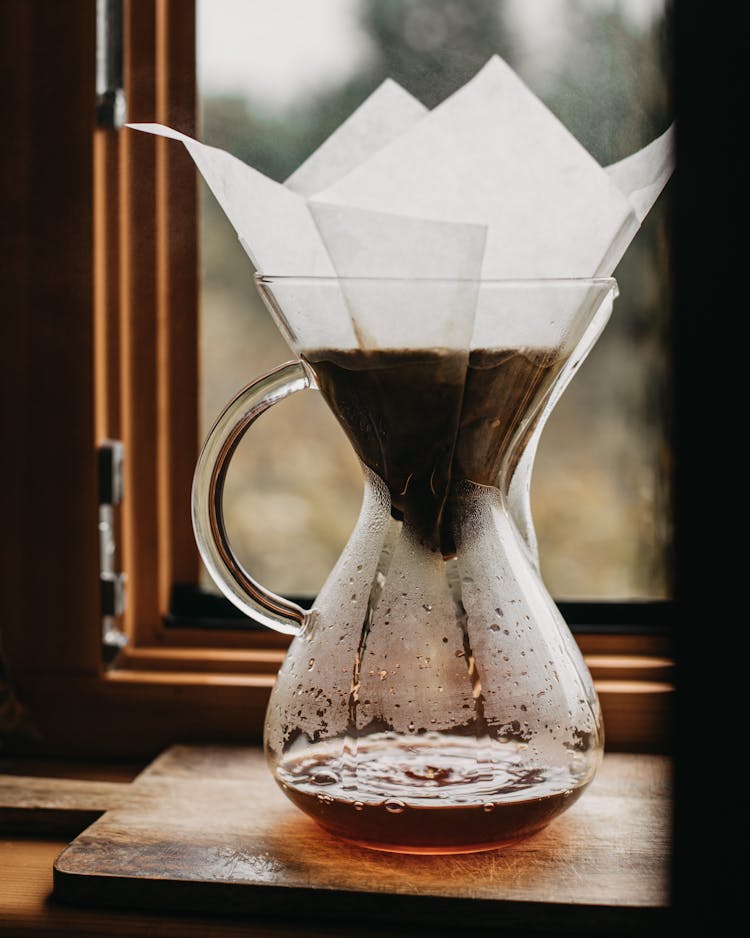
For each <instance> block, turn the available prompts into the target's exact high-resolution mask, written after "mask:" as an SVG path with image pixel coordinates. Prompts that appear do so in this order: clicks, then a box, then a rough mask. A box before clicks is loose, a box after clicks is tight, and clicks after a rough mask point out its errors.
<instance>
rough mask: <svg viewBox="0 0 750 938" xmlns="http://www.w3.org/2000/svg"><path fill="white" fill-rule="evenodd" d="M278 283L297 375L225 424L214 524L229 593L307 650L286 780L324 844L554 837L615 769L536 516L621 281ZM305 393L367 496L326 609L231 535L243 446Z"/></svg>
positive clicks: (220, 572)
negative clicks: (564, 420) (278, 583)
mask: <svg viewBox="0 0 750 938" xmlns="http://www.w3.org/2000/svg"><path fill="white" fill-rule="evenodd" d="M257 282H258V288H259V290H260V292H261V294H262V296H263V298H264V300H265V302H266V304H267V305H268V307H269V309H270V311H271V313H272V315H273V316H274V318H275V320H276V322H277V324H278V325H279V327H280V328H281V329H282V331H283V333H284V335H285V336H286V338H287V341H288V342H289V344H290V346H291V347H292V348H293V350H294V352H295V353H296V354H297V355H298V360H296V361H294V362H291V363H288V364H286V365H282V366H281V367H280V368H278V369H276V370H275V371H273V372H272V373H270V374H268V375H266V376H264V377H262V378H260V379H259V380H257V381H255V382H254V383H253V384H251V385H249V386H248V387H247V388H245V389H244V390H243V391H241V392H240V393H239V394H238V395H237V397H236V398H235V399H234V400H233V401H231V402H230V403H229V404H228V405H227V407H226V409H225V410H224V412H223V413H222V415H221V416H220V417H219V419H218V420H217V422H216V424H215V425H214V427H213V429H212V430H211V432H210V434H209V436H208V439H207V441H206V443H205V446H204V449H203V451H202V453H201V456H200V458H199V461H198V465H197V469H196V474H195V483H194V489H193V521H194V527H195V534H196V539H197V542H198V545H199V548H200V551H201V554H202V556H203V559H204V561H205V563H206V566H207V567H208V570H209V572H210V574H211V576H212V577H213V579H214V580H215V581H216V583H217V584H218V586H219V587H220V588H221V589H222V591H223V592H224V594H225V595H226V596H228V597H229V599H231V600H232V602H234V603H235V604H236V605H237V606H238V607H239V608H240V609H243V610H244V611H245V612H247V613H248V614H249V615H252V616H253V617H254V618H256V619H258V620H260V621H261V622H263V623H264V624H266V625H268V626H270V627H271V628H274V629H278V630H280V631H283V632H287V633H290V634H292V635H294V640H293V641H292V644H291V646H290V648H289V652H288V654H287V656H286V659H285V661H284V664H283V665H282V667H281V669H280V671H279V676H278V680H277V681H276V684H275V687H274V689H273V691H272V694H271V699H270V701H269V705H268V710H267V715H266V725H265V749H266V754H267V758H268V761H269V764H270V767H271V770H272V772H273V774H274V777H275V778H276V780H277V782H278V783H279V785H280V786H281V788H282V790H283V791H284V792H285V793H286V795H287V796H288V797H289V798H290V799H291V800H292V801H293V802H294V803H295V804H296V805H297V806H298V807H300V808H301V809H302V810H303V811H305V812H306V813H307V814H309V815H310V816H311V817H313V818H314V819H315V820H316V821H317V822H318V823H319V824H321V825H322V826H323V827H324V828H326V829H328V830H329V831H331V832H333V833H334V834H336V835H338V836H341V837H344V838H347V839H348V840H351V841H355V842H357V843H359V844H362V845H365V846H368V847H373V848H377V849H381V850H394V851H402V852H412V853H451V852H456V853H458V852H466V851H474V850H485V849H491V848H494V847H497V846H500V845H503V844H507V843H510V842H512V841H514V840H516V839H518V838H521V837H525V836H527V835H529V834H532V833H533V832H535V831H537V830H539V829H540V828H542V827H543V826H545V825H546V824H547V823H548V822H550V821H551V820H552V819H553V818H554V817H556V816H557V815H558V814H560V813H561V812H562V811H564V810H565V809H566V808H567V807H569V806H570V805H571V804H573V802H574V801H575V800H576V799H577V798H578V796H579V795H580V794H581V793H582V792H583V790H584V789H585V788H586V786H587V785H588V784H589V782H590V781H591V779H592V778H593V776H594V774H595V772H596V769H597V767H598V765H599V762H600V759H601V755H602V747H603V730H602V721H601V712H600V708H599V703H598V700H597V696H596V693H595V690H594V687H593V683H592V680H591V677H590V675H589V673H588V670H587V668H586V665H585V664H584V661H583V658H582V656H581V654H580V652H579V651H578V648H577V646H576V644H575V642H574V641H573V639H572V637H571V635H570V632H569V631H568V628H567V626H566V624H565V622H564V621H563V619H562V617H561V616H560V613H559V611H558V609H557V607H556V605H555V603H554V602H553V600H552V598H551V597H550V595H549V593H548V592H547V590H546V589H545V586H544V583H543V582H542V579H541V577H540V574H539V568H538V561H537V554H536V540H535V536H534V529H533V524H532V522H531V514H530V511H529V501H528V499H529V483H530V476H531V469H532V464H533V456H534V452H535V449H536V443H537V441H538V438H539V435H540V433H541V430H542V427H543V424H544V422H545V421H546V419H547V417H548V415H549V413H550V411H551V410H552V408H553V406H554V404H555V401H556V400H557V398H558V397H559V395H560V393H561V391H562V389H563V388H564V387H565V385H566V384H567V383H568V381H569V380H570V379H571V377H572V375H573V374H574V372H575V369H576V368H577V366H578V365H579V364H580V361H581V360H582V358H583V357H584V356H585V354H586V353H587V352H588V350H589V349H590V347H591V346H592V345H593V343H594V341H595V340H596V338H597V336H598V334H599V332H600V331H601V329H602V328H603V326H604V324H605V323H606V321H607V319H608V317H609V314H610V312H611V308H612V303H613V300H614V298H615V296H616V293H617V287H616V284H615V281H614V280H611V279H594V280H540V281H483V280H416V279H412V280H405V279H382V278H381V279H366V278H362V279H346V278H312V277H307V278H302V277H272V276H259V277H258V278H257ZM305 389H312V390H316V391H318V392H320V393H321V394H322V395H323V397H324V399H325V401H326V403H327V404H328V406H329V407H330V408H331V410H332V411H333V413H334V414H335V416H336V418H337V419H338V421H339V423H340V424H341V426H342V427H343V429H344V431H345V432H346V434H347V436H348V438H349V440H350V441H351V443H352V446H353V447H354V449H355V451H356V453H357V455H358V457H359V459H360V460H361V463H362V467H363V471H364V477H365V483H364V485H365V487H364V500H363V504H362V509H361V513H360V516H359V519H358V521H357V523H356V525H355V527H354V530H353V532H352V534H351V537H350V538H349V541H348V543H347V545H346V548H345V549H344V551H343V553H342V555H341V557H340V558H339V560H338V562H337V564H336V566H335V567H334V569H333V571H332V572H331V574H330V576H329V577H328V579H327V581H326V583H325V584H324V586H323V587H322V589H321V591H320V594H319V595H318V597H317V598H316V600H315V603H314V605H313V606H312V608H311V609H310V610H303V609H302V608H300V607H299V606H297V605H295V604H294V603H291V602H289V601H288V600H286V599H284V598H282V597H280V596H277V595H275V594H273V593H271V592H270V591H268V590H267V589H265V588H264V587H263V586H261V585H260V584H259V583H258V582H257V581H256V580H254V579H253V577H252V576H251V574H250V573H249V572H248V571H246V570H245V569H243V567H242V565H241V564H240V563H239V562H238V560H237V559H236V557H235V556H234V554H233V552H232V548H231V545H230V544H229V542H228V539H227V535H226V531H225V526H224V520H223V516H222V492H223V484H224V478H225V475H226V471H227V467H228V464H229V461H230V459H231V457H232V454H233V452H234V450H235V447H236V446H237V443H238V442H239V440H240V439H241V437H242V436H243V434H244V433H245V431H246V430H247V429H248V428H249V427H250V425H251V424H252V423H253V422H254V420H255V419H256V418H257V417H258V416H259V415H260V414H262V413H263V412H264V411H265V410H267V409H268V408H269V407H270V406H272V405H273V404H275V403H276V402H278V401H280V400H282V399H284V398H285V397H288V396H289V395H290V394H293V393H296V392H298V391H302V390H305ZM300 471H304V467H303V466H302V467H300Z"/></svg>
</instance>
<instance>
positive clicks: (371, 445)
mask: <svg viewBox="0 0 750 938" xmlns="http://www.w3.org/2000/svg"><path fill="white" fill-rule="evenodd" d="M305 358H306V359H307V360H308V361H309V363H310V364H311V366H312V367H313V370H314V371H315V374H316V376H317V379H318V384H319V387H320V390H321V392H322V393H323V395H324V397H325V398H326V400H327V401H328V404H329V406H330V407H331V409H332V410H333V412H334V414H335V415H336V417H337V418H338V420H339V422H340V423H341V425H342V427H343V428H344V430H345V431H346V433H347V434H348V436H349V438H350V439H351V441H352V443H353V445H354V448H355V450H356V451H357V454H358V455H359V457H360V459H361V460H362V461H363V462H364V463H365V465H367V466H368V467H369V468H370V469H372V470H373V472H375V473H377V474H378V475H379V476H380V477H381V478H382V479H383V481H384V482H385V483H386V484H387V486H388V489H389V491H390V495H391V501H392V510H393V514H394V517H396V518H398V519H402V518H403V519H405V520H407V521H408V522H409V523H410V524H411V525H412V527H413V528H414V530H415V531H416V532H417V534H418V535H419V536H420V537H421V538H422V540H423V542H424V543H425V544H427V545H428V546H430V547H432V548H440V549H441V550H442V552H443V554H445V555H446V556H449V555H451V554H452V553H454V551H455V548H454V546H453V539H452V535H451V533H450V523H449V520H448V518H447V514H446V506H447V502H448V499H449V497H450V494H451V491H452V489H453V488H454V486H456V485H457V484H458V483H460V482H461V481H462V480H465V479H468V480H469V481H471V482H478V483H480V484H483V485H494V484H497V480H498V473H499V471H500V468H501V465H502V463H503V460H504V459H505V457H506V456H508V457H509V471H510V472H512V469H513V468H514V466H515V463H516V462H517V460H518V458H519V456H520V453H521V452H522V446H520V445H518V440H517V435H518V434H517V431H518V429H519V427H520V426H521V424H522V423H523V422H524V420H527V419H529V418H533V415H534V414H535V412H536V411H537V410H538V404H539V402H540V401H541V400H542V398H543V396H544V394H545V392H546V391H547V390H548V389H549V387H550V385H551V383H552V381H553V379H554V378H555V376H556V375H557V373H558V372H559V370H560V368H561V367H562V357H561V356H560V354H559V353H558V352H556V351H553V350H550V349H494V350H487V349H482V350H477V351H473V352H471V353H470V354H469V353H467V352H462V351H450V350H441V349H427V350H405V351H402V350H388V349H384V350H378V351H363V350H360V349H352V350H345V351H340V350H331V349H324V350H318V351H314V352H309V353H306V355H305ZM527 431H528V428H527ZM509 477H510V476H508V478H509Z"/></svg>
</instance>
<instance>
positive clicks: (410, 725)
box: [406, 722, 417, 733]
mask: <svg viewBox="0 0 750 938" xmlns="http://www.w3.org/2000/svg"><path fill="white" fill-rule="evenodd" d="M406 728H407V730H409V732H410V733H413V732H414V730H415V729H416V728H417V727H416V726H415V724H414V723H413V722H412V723H410V724H409V725H408V726H407V727H406Z"/></svg>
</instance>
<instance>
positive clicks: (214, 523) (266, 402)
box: [192, 362, 314, 635]
mask: <svg viewBox="0 0 750 938" xmlns="http://www.w3.org/2000/svg"><path fill="white" fill-rule="evenodd" d="M310 387H314V384H313V383H312V381H311V380H310V377H309V376H308V373H307V372H306V371H305V368H304V366H303V365H302V364H301V362H287V363H286V364H284V365H280V366H279V367H278V368H276V369H275V370H274V371H271V372H269V373H268V374H267V375H264V376H263V377H262V378H258V380H257V381H254V382H253V383H252V384H249V385H248V386H247V387H246V388H243V389H242V391H240V392H239V394H238V395H237V396H236V397H235V398H234V399H233V400H231V401H230V402H229V403H228V404H227V406H226V407H225V408H224V410H223V411H222V413H221V415H220V416H219V418H218V419H217V421H216V423H215V424H214V425H213V427H212V428H211V431H210V432H209V434H208V437H207V439H206V442H205V443H204V444H203V449H202V450H201V454H200V456H199V457H198V462H197V464H196V467H195V475H194V477H193V496H192V510H193V530H194V532H195V540H196V542H197V544H198V549H199V550H200V553H201V557H202V558H203V562H204V563H205V565H206V567H207V568H208V571H209V573H210V574H211V577H212V578H213V580H214V582H215V583H216V585H217V586H218V587H219V588H220V589H221V591H222V593H224V595H225V596H226V597H227V599H229V600H231V602H233V603H234V605H235V606H237V608H238V609H241V610H242V611H243V612H244V613H246V614H247V615H249V616H251V617H253V618H255V619H258V620H259V621H260V622H262V623H263V625H267V626H268V627H269V628H272V629H276V631H278V632H286V633H287V634H289V635H296V634H297V633H298V632H299V631H300V630H301V628H302V626H303V625H304V624H305V622H306V621H307V616H308V613H307V612H305V610H304V609H302V607H301V606H298V605H297V604H296V603H293V602H290V601H289V600H288V599H284V598H283V597H281V596H277V595H276V594H275V593H272V592H271V591H270V590H267V589H266V588H265V587H263V586H261V584H260V583H258V581H257V580H254V579H253V577H252V576H250V574H249V573H248V572H247V571H246V570H245V569H244V567H243V566H242V564H241V563H240V562H239V560H237V558H236V557H235V555H234V552H233V551H232V547H231V545H230V543H229V539H228V537H227V532H226V526H225V524H224V510H223V499H224V481H225V479H226V474H227V469H228V467H229V463H230V461H231V459H232V456H233V455H234V451H235V450H236V449H237V446H238V444H239V442H240V440H241V439H242V437H243V436H244V435H245V433H246V432H247V430H248V429H249V428H250V427H251V426H252V425H253V423H255V421H256V420H257V419H258V417H260V415H261V414H262V413H264V412H265V411H267V410H268V408H269V407H272V406H273V405H274V404H277V403H278V402H279V401H283V400H284V398H286V397H289V395H290V394H294V393H296V392H297V391H304V390H305V389H307V388H310Z"/></svg>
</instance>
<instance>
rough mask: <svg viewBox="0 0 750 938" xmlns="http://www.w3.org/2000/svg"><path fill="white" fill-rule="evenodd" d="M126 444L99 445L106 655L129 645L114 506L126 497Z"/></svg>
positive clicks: (100, 581)
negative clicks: (118, 566) (124, 480)
mask: <svg viewBox="0 0 750 938" xmlns="http://www.w3.org/2000/svg"><path fill="white" fill-rule="evenodd" d="M124 452H125V450H124V447H123V444H122V442H121V441H120V440H103V441H102V442H101V443H100V444H99V449H98V454H97V458H98V463H99V593H100V602H101V614H102V643H103V646H104V652H105V657H108V658H109V657H110V656H114V654H116V653H117V651H118V650H119V649H120V648H122V647H123V646H124V645H126V644H127V636H126V635H125V632H124V631H123V628H122V614H123V613H124V612H125V580H126V577H125V574H124V573H122V572H121V571H118V570H117V538H116V532H115V520H116V519H115V507H116V506H117V505H119V504H120V502H121V501H122V497H123V460H124Z"/></svg>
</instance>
